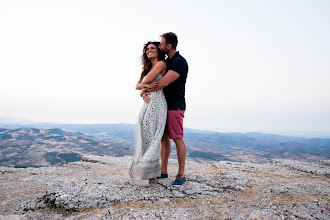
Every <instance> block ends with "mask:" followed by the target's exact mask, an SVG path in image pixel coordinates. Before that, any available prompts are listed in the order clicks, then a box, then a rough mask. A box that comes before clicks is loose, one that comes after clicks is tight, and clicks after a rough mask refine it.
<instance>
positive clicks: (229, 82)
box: [0, 0, 330, 135]
mask: <svg viewBox="0 0 330 220" xmlns="http://www.w3.org/2000/svg"><path fill="white" fill-rule="evenodd" d="M329 10H330V1H328V0H324V1H321V0H313V1H312V0H310V1H306V0H290V1H288V0H268V1H265V0H214V1H211V0H206V1H193V0H190V1H188V0H187V1H184V0H182V1H179V0H169V1H166V0H164V1H155V0H141V1H133V0H132V1H125V0H123V1H110V0H107V1H106V0H104V1H91V0H89V1H86V0H85V1H82V0H76V1H74V0H65V1H61V0H57V1H43V0H42V1H33V0H31V1H24V0H22V1H16V0H11V1H0V116H12V117H23V118H27V119H31V120H35V121H42V122H57V123H119V122H125V123H136V121H137V116H138V113H139V111H140V108H141V106H142V99H141V98H140V97H139V93H138V91H136V90H135V84H136V82H137V80H138V78H139V75H140V72H141V65H140V62H139V59H140V56H141V53H142V48H143V44H144V43H146V42H147V41H149V40H159V35H160V34H162V33H165V32H168V31H172V32H175V33H176V34H177V35H178V38H179V44H178V50H179V51H180V53H181V55H183V56H184V57H185V58H186V59H187V61H188V64H189V68H190V70H189V74H188V80H187V84H186V101H187V111H186V115H185V121H184V126H185V127H190V128H197V129H207V130H214V131H220V132H250V131H258V132H266V133H275V134H290V135H330V62H329V61H330V41H329V39H330V13H329Z"/></svg>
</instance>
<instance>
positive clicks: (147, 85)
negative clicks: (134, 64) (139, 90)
mask: <svg viewBox="0 0 330 220" xmlns="http://www.w3.org/2000/svg"><path fill="white" fill-rule="evenodd" d="M157 85H158V82H157V81H152V82H151V83H144V84H143V88H145V89H154V88H156V87H157Z"/></svg>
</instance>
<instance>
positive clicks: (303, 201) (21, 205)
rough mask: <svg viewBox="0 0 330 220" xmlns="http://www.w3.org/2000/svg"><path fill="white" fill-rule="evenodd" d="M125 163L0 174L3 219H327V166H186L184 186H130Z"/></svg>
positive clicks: (90, 159) (101, 160)
mask: <svg viewBox="0 0 330 220" xmlns="http://www.w3.org/2000/svg"><path fill="white" fill-rule="evenodd" d="M131 160H132V158H131V157H101V156H95V155H91V156H85V157H83V158H82V161H80V162H74V163H70V164H68V165H66V166H63V167H42V168H26V169H20V168H8V167H0V180H1V183H0V190H1V192H2V193H1V197H0V198H1V205H0V220H2V219H329V218H330V211H329V210H330V207H329V192H330V181H329V173H330V171H329V170H330V167H329V166H328V164H329V163H325V162H321V163H313V164H312V163H306V162H299V161H292V160H279V159H277V160H272V161H270V162H269V163H266V164H254V163H237V162H228V161H219V162H217V163H208V162H206V161H202V162H201V161H199V162H196V161H193V160H190V159H188V160H187V162H186V170H187V171H186V176H187V182H186V183H185V184H184V185H183V186H182V187H174V186H172V185H171V183H172V181H173V180H174V178H175V174H176V172H177V161H176V160H174V159H170V161H169V175H170V177H169V178H168V179H164V180H158V181H157V183H155V184H151V185H150V186H148V187H140V186H136V185H134V184H132V183H131V181H130V178H129V175H128V170H129V167H130V164H131Z"/></svg>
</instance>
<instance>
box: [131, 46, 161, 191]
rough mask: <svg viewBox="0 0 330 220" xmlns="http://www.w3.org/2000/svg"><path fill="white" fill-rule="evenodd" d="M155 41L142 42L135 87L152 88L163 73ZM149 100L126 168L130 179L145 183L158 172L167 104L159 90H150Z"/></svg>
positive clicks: (140, 120) (138, 183)
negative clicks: (131, 158) (132, 156)
mask: <svg viewBox="0 0 330 220" xmlns="http://www.w3.org/2000/svg"><path fill="white" fill-rule="evenodd" d="M158 45H159V42H150V41H149V42H148V43H146V44H145V45H144V48H143V54H142V57H141V63H142V65H143V68H142V73H141V77H140V80H139V81H138V83H137V84H136V89H138V90H141V89H148V88H151V89H152V88H155V87H156V86H157V80H159V79H160V78H162V77H163V76H164V74H165V73H166V64H165V62H164V60H165V54H164V53H162V52H161V51H160V50H159V49H158ZM149 96H150V98H151V100H150V102H149V103H148V104H147V103H144V104H143V107H142V109H141V112H140V115H139V131H138V139H137V144H136V149H135V156H134V159H133V163H132V166H131V169H130V176H131V178H132V181H133V183H135V184H137V185H139V186H148V185H149V183H150V182H153V180H154V179H156V178H157V177H159V176H160V174H161V172H160V163H159V149H160V141H161V138H162V136H163V133H164V128H165V124H166V117H167V104H166V100H165V96H164V94H163V90H159V91H155V92H150V95H149Z"/></svg>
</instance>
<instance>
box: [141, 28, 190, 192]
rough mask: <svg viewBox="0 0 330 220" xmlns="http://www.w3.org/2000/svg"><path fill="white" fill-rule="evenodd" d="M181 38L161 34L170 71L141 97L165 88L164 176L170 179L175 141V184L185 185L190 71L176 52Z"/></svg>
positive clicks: (162, 175)
mask: <svg viewBox="0 0 330 220" xmlns="http://www.w3.org/2000/svg"><path fill="white" fill-rule="evenodd" d="M177 44H178V39H177V36H176V34H174V33H172V32H169V33H165V34H163V35H161V40H160V45H159V49H160V50H161V51H162V52H164V53H165V54H167V55H168V59H167V61H166V64H167V72H166V74H165V76H164V77H163V78H162V79H160V80H158V85H157V87H156V88H154V89H153V90H150V89H143V90H142V91H141V96H142V97H143V100H144V101H145V102H146V103H149V101H150V98H149V97H148V96H147V95H148V91H158V90H160V89H163V88H164V90H163V91H164V95H165V98H166V102H167V106H168V111H167V121H166V127H165V131H164V135H163V137H162V140H161V148H160V157H161V171H162V173H161V177H160V178H167V177H168V174H167V165H168V158H169V156H170V153H171V140H170V139H173V141H174V143H175V145H176V151H177V156H178V162H179V170H178V174H177V176H176V179H175V181H174V182H173V184H172V185H174V186H181V185H182V184H183V183H184V182H185V181H186V177H185V172H184V169H185V160H186V145H185V142H184V140H183V117H184V112H185V110H186V102H185V84H186V79H187V74H188V64H187V61H186V60H185V59H184V58H183V57H182V56H181V55H180V54H179V52H178V51H176V46H177Z"/></svg>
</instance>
